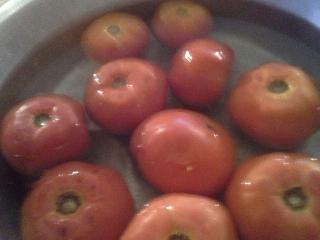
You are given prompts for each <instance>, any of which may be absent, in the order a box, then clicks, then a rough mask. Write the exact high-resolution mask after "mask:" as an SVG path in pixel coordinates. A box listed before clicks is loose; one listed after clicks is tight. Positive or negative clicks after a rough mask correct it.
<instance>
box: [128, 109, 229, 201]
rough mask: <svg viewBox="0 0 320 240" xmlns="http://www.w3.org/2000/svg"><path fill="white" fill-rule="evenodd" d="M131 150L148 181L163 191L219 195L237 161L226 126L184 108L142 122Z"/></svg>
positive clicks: (132, 141)
mask: <svg viewBox="0 0 320 240" xmlns="http://www.w3.org/2000/svg"><path fill="white" fill-rule="evenodd" d="M130 150H131V153H132V155H133V157H134V158H135V159H136V161H137V163H138V166H139V168H140V170H141V172H142V174H143V175H144V176H145V178H146V180H148V181H149V182H150V183H151V184H152V185H153V186H155V187H156V188H158V189H160V190H161V191H162V192H185V193H194V194H204V195H211V194H217V193H219V192H220V191H221V190H222V189H223V188H224V187H225V184H226V181H227V180H228V178H229V177H230V175H231V173H232V171H233V167H234V161H235V146H234V142H233V140H232V138H231V136H230V135H229V133H228V132H227V130H225V129H224V128H223V127H222V126H221V125H220V124H219V123H218V122H216V121H215V120H213V119H211V118H209V117H207V116H205V115H202V114H200V113H197V112H193V111H190V110H184V109H171V110H164V111H161V112H159V113H157V114H154V115H152V116H151V117H149V118H148V119H146V120H145V121H144V122H142V123H141V124H140V125H139V126H138V127H137V128H136V129H135V131H134V132H133V134H132V137H131V140H130Z"/></svg>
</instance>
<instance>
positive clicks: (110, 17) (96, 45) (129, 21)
mask: <svg viewBox="0 0 320 240" xmlns="http://www.w3.org/2000/svg"><path fill="white" fill-rule="evenodd" d="M81 42H82V47H83V49H84V52H85V53H86V54H87V55H88V56H89V57H91V58H93V59H94V60H97V61H100V62H107V61H110V60H114V59H116V58H122V57H133V56H138V55H140V54H142V53H143V52H144V50H145V49H146V48H147V47H148V45H149V42H150V31H149V28H148V26H147V25H146V24H145V23H144V21H143V20H142V19H141V18H140V17H138V16H135V15H132V14H129V13H124V12H109V13H107V14H106V15H104V16H102V17H100V18H98V19H96V20H95V21H94V22H93V23H91V24H90V25H89V26H88V27H87V29H86V30H85V32H84V33H83V35H82V41H81Z"/></svg>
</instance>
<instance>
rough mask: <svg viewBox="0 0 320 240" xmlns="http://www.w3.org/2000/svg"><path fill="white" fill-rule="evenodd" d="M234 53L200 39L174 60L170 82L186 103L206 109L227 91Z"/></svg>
mask: <svg viewBox="0 0 320 240" xmlns="http://www.w3.org/2000/svg"><path fill="white" fill-rule="evenodd" d="M233 59H234V54H233V50H232V49H231V48H229V47H228V46H227V45H225V44H222V43H219V42H217V41H215V40H213V39H197V40H193V41H191V42H188V43H186V44H185V45H183V46H182V47H181V48H180V49H179V51H178V52H177V53H176V54H175V55H174V56H173V59H172V63H171V69H170V73H169V81H170V85H171V87H172V91H173V93H174V95H175V96H176V97H177V98H178V99H180V100H181V101H182V102H183V103H185V104H188V105H191V106H196V107H203V106H207V105H209V104H212V103H215V102H216V101H217V99H218V98H219V97H220V96H221V95H222V93H223V91H224V90H225V87H226V83H227V80H228V77H229V74H230V70H231V67H232V64H233Z"/></svg>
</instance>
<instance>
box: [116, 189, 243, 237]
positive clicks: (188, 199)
mask: <svg viewBox="0 0 320 240" xmlns="http://www.w3.org/2000/svg"><path fill="white" fill-rule="evenodd" d="M150 239H165V240H198V239H201V240H204V239H219V240H235V239H238V238H237V235H236V231H235V227H234V225H233V222H232V219H231V216H230V214H229V212H228V210H227V209H226V208H225V207H224V206H223V205H222V204H221V203H219V202H217V201H215V200H213V199H209V198H206V197H202V196H197V195H191V194H168V195H162V196H160V197H158V198H155V199H153V200H152V201H151V202H149V203H147V204H146V205H145V207H144V208H143V209H142V210H141V211H140V212H139V213H137V214H136V216H135V217H134V218H133V220H132V221H131V222H130V224H129V226H128V227H127V229H126V230H125V232H124V234H123V235H122V237H121V238H120V240H150Z"/></svg>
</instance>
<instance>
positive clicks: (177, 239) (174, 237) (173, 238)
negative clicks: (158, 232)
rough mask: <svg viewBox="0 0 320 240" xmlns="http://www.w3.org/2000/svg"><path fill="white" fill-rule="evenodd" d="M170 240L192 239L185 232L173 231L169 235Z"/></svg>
mask: <svg viewBox="0 0 320 240" xmlns="http://www.w3.org/2000/svg"><path fill="white" fill-rule="evenodd" d="M168 240H190V238H189V237H188V236H187V235H185V234H183V233H173V234H171V235H170V236H169V238H168Z"/></svg>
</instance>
